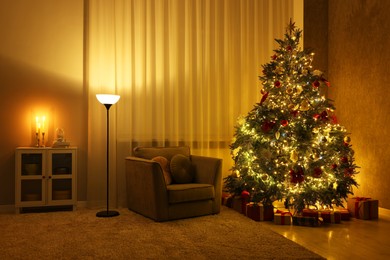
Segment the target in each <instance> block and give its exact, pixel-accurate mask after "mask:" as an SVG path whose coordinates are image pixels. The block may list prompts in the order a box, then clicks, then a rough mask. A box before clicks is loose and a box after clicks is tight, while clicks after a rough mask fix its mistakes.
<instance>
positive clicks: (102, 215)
mask: <svg viewBox="0 0 390 260" xmlns="http://www.w3.org/2000/svg"><path fill="white" fill-rule="evenodd" d="M116 216H119V212H118V211H115V210H104V211H100V212H98V213H96V217H99V218H111V217H116Z"/></svg>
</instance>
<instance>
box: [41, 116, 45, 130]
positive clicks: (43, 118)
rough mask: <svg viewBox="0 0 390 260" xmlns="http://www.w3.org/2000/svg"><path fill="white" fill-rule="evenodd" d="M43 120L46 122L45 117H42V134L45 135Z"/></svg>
mask: <svg viewBox="0 0 390 260" xmlns="http://www.w3.org/2000/svg"><path fill="white" fill-rule="evenodd" d="M45 120H46V117H45V116H43V117H42V133H45Z"/></svg>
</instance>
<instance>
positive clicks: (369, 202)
mask: <svg viewBox="0 0 390 260" xmlns="http://www.w3.org/2000/svg"><path fill="white" fill-rule="evenodd" d="M378 204H379V201H378V200H373V199H371V198H365V197H355V198H349V199H348V201H347V207H348V211H349V213H350V214H351V216H352V217H355V218H360V219H377V218H378Z"/></svg>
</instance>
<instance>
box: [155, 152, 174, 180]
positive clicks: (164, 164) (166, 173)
mask: <svg viewBox="0 0 390 260" xmlns="http://www.w3.org/2000/svg"><path fill="white" fill-rule="evenodd" d="M152 161H155V162H157V163H158V164H160V166H161V169H162V171H163V174H164V179H165V183H166V185H169V184H171V183H172V176H171V171H170V169H169V161H168V159H167V158H165V157H162V156H156V157H154V158H152Z"/></svg>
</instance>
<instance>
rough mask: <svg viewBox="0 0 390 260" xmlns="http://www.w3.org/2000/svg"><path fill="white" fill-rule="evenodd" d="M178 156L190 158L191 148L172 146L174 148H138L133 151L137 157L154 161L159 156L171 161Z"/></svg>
mask: <svg viewBox="0 0 390 260" xmlns="http://www.w3.org/2000/svg"><path fill="white" fill-rule="evenodd" d="M176 154H182V155H185V156H187V157H189V156H190V147H188V146H172V147H136V148H134V150H133V155H134V156H135V157H139V158H143V159H149V160H150V159H152V158H154V157H157V156H163V157H165V158H167V159H168V161H170V160H171V159H172V157H173V156H174V155H176Z"/></svg>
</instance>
